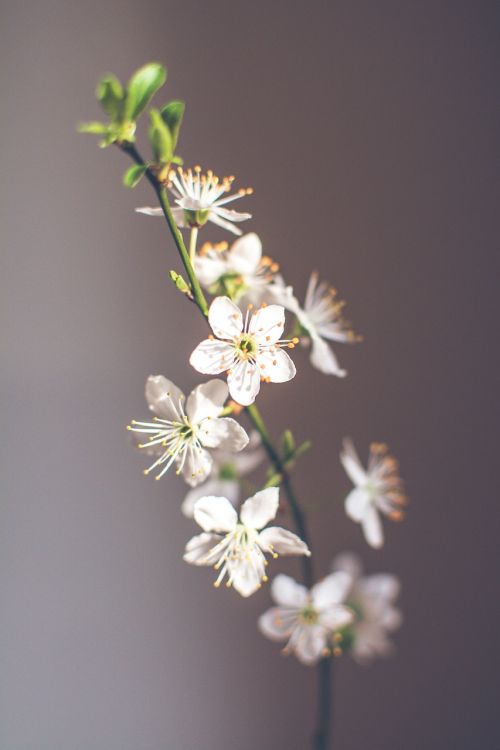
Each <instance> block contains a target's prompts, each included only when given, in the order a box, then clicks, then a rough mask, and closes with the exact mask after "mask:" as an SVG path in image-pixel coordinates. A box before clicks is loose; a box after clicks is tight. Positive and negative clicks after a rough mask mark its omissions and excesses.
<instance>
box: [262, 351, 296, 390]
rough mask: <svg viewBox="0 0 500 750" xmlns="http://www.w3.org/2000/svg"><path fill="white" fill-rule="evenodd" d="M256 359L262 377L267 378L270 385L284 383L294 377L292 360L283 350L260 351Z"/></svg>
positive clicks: (294, 371)
mask: <svg viewBox="0 0 500 750" xmlns="http://www.w3.org/2000/svg"><path fill="white" fill-rule="evenodd" d="M256 359H257V364H258V365H259V368H260V371H261V373H262V375H263V376H264V377H266V378H269V379H270V381H271V383H286V382H288V381H289V380H291V379H292V378H293V377H295V375H296V372H297V370H296V369H295V365H294V363H293V360H292V359H291V358H290V357H289V356H288V354H287V353H286V352H284V351H283V349H279V348H278V347H275V348H273V349H267V350H266V349H264V350H261V351H260V352H259V353H258V354H257V357H256Z"/></svg>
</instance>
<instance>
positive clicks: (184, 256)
mask: <svg viewBox="0 0 500 750" xmlns="http://www.w3.org/2000/svg"><path fill="white" fill-rule="evenodd" d="M120 148H121V149H122V151H125V153H126V154H128V155H129V156H130V157H131V158H132V159H133V160H134V161H135V163H136V164H140V165H142V166H144V165H145V163H146V162H145V161H144V160H143V159H142V157H141V155H140V154H139V152H138V151H137V149H136V147H135V146H134V145H133V144H132V143H122V144H120ZM145 174H146V177H147V179H148V181H149V183H150V185H151V186H152V188H153V190H154V191H155V193H156V197H157V198H158V201H159V203H160V206H161V208H162V211H163V215H164V217H165V220H166V222H167V224H168V227H169V229H170V232H171V233H172V237H173V238H174V242H175V244H176V246H177V250H178V252H179V255H180V257H181V260H182V263H183V266H184V268H185V269H186V273H187V275H188V278H189V283H190V285H191V291H192V294H193V298H194V301H195V302H196V304H197V305H198V307H199V308H200V310H201V312H202V313H203V315H204V316H205V317H207V316H208V305H207V301H206V299H205V295H204V294H203V292H202V290H201V286H200V283H199V281H198V279H197V278H196V274H195V272H194V269H193V265H192V263H191V260H190V257H189V253H188V251H187V249H186V245H185V244H184V240H183V238H182V234H181V233H180V231H179V228H178V226H177V224H176V222H175V219H174V217H173V215H172V209H171V208H170V204H169V202H168V198H167V192H166V190H165V188H164V187H163V185H162V184H161V183H160V182H158V180H157V178H156V175H155V174H154V173H153V172H152V171H151V169H150V168H149V167H148V169H147V170H146V172H145Z"/></svg>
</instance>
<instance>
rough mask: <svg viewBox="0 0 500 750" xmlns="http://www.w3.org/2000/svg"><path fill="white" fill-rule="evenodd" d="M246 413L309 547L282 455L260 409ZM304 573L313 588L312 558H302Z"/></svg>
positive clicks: (298, 531) (253, 405) (303, 522)
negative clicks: (278, 477)
mask: <svg viewBox="0 0 500 750" xmlns="http://www.w3.org/2000/svg"><path fill="white" fill-rule="evenodd" d="M246 411H247V414H248V416H249V417H250V420H251V422H252V424H253V426H254V427H255V429H256V430H257V432H258V433H259V435H260V439H261V440H262V444H263V446H264V448H265V450H266V453H267V455H268V457H269V460H270V462H271V463H272V465H273V466H274V469H275V471H276V473H277V474H280V476H281V481H282V484H283V489H284V490H285V493H286V496H287V500H288V505H289V507H290V512H291V514H292V517H293V521H294V524H295V528H296V530H297V533H298V535H299V536H300V537H301V539H303V541H304V542H305V543H306V544H307V546H309V535H308V532H307V524H306V521H305V518H304V515H303V513H302V511H301V509H300V505H299V502H298V500H297V496H296V495H295V490H294V489H293V486H292V482H291V480H290V475H289V474H288V471H287V469H286V467H285V465H284V463H283V461H282V460H281V457H280V455H279V454H278V452H277V450H276V449H275V447H274V445H273V442H272V440H271V437H270V435H269V432H268V430H267V427H266V425H265V423H264V419H263V418H262V415H261V413H260V411H259V409H258V407H257V406H256V405H255V404H250V406H247V407H246ZM302 571H303V576H304V583H305V585H306V586H307V588H311V586H312V584H313V581H314V577H313V570H312V562H311V558H310V557H305V556H304V557H303V558H302Z"/></svg>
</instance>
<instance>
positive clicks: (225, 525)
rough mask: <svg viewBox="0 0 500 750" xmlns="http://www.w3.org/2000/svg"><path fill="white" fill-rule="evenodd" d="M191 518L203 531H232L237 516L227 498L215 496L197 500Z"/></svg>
mask: <svg viewBox="0 0 500 750" xmlns="http://www.w3.org/2000/svg"><path fill="white" fill-rule="evenodd" d="M193 517H194V520H195V521H196V523H197V524H198V525H199V526H201V528H202V529H203V531H220V532H223V531H225V532H228V531H233V529H234V528H235V526H236V524H237V522H238V514H237V513H236V511H235V509H234V508H233V506H232V505H231V503H230V502H229V500H228V499H227V497H217V496H216V495H209V496H208V497H202V498H200V499H199V500H197V501H196V503H195V504H194V510H193Z"/></svg>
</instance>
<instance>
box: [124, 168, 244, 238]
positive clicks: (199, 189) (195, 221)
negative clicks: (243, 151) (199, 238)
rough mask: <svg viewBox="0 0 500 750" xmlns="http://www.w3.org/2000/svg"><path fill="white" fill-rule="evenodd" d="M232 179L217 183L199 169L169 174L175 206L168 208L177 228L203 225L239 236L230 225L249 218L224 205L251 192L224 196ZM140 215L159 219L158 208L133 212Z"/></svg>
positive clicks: (238, 231)
mask: <svg viewBox="0 0 500 750" xmlns="http://www.w3.org/2000/svg"><path fill="white" fill-rule="evenodd" d="M233 180H234V177H223V178H222V179H219V178H218V177H217V175H214V173H213V172H212V170H210V169H209V170H208V172H207V173H206V174H202V171H201V167H195V168H194V170H192V169H188V170H184V169H182V167H179V168H178V169H177V172H176V171H175V170H171V172H170V173H169V182H168V187H169V188H170V190H171V191H172V193H173V195H174V197H175V203H176V206H175V207H174V208H172V214H173V216H174V219H175V221H176V223H177V225H178V226H180V227H200V226H203V224H205V223H206V222H207V221H211V222H213V223H214V224H217V226H219V227H222V228H223V229H227V231H228V232H231V233H232V234H242V232H241V229H239V228H238V227H236V226H235V225H234V223H235V222H240V221H245V220H246V219H251V218H252V214H248V213H240V212H239V211H234V210H232V209H229V208H226V205H227V204H228V203H231V202H232V201H235V200H238V199H239V198H243V196H245V195H251V194H252V193H253V190H252V189H251V188H242V189H241V190H239V191H238V192H237V193H233V195H229V196H228V195H225V194H226V193H228V192H229V191H230V190H231V185H232V183H233ZM136 211H138V212H139V213H141V214H146V215H147V216H162V215H163V210H162V209H161V208H150V207H143V208H136Z"/></svg>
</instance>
